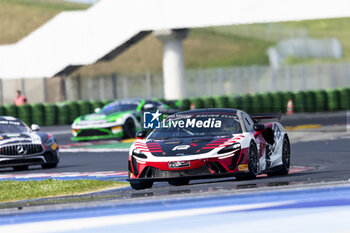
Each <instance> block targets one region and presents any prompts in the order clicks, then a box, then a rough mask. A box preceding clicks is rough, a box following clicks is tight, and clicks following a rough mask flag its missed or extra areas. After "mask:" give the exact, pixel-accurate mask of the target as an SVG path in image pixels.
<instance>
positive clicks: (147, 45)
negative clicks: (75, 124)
mask: <svg viewBox="0 0 350 233" xmlns="http://www.w3.org/2000/svg"><path fill="white" fill-rule="evenodd" d="M94 4H99V3H98V1H97V0H71V1H63V0H11V1H10V0H0V31H1V33H0V44H1V45H9V44H13V43H16V42H18V41H21V40H22V39H23V38H25V37H30V36H31V33H33V32H35V30H36V29H38V28H39V27H41V26H43V25H44V24H45V23H47V22H48V21H50V20H52V19H53V18H54V17H55V16H57V15H58V14H59V13H60V12H63V11H80V10H85V9H88V8H90V7H92V6H93V5H94ZM117 13H118V12H116V14H117ZM348 28H350V18H336V19H319V20H305V21H295V22H276V23H258V24H254V23H253V24H242V25H227V26H215V27H200V28H192V29H190V30H189V33H188V36H187V38H185V39H184V40H183V56H184V77H185V78H184V85H183V89H184V90H183V96H182V97H181V98H179V99H175V100H177V102H176V104H175V103H174V101H172V102H171V104H172V105H173V107H178V108H180V109H182V110H185V109H189V108H190V106H191V104H192V106H195V107H196V108H202V107H233V108H242V109H244V110H246V111H248V112H272V111H284V112H285V111H286V106H287V102H288V100H292V101H293V104H294V107H295V111H296V112H305V111H307V112H320V111H338V110H346V109H350V89H349V87H350V30H348ZM34 34H35V33H34ZM66 36H67V37H68V38H69V36H70V35H69V34H68V35H66ZM162 57H163V45H162V42H161V41H160V40H159V39H158V38H156V36H155V35H154V33H146V34H144V35H142V38H139V39H138V40H137V41H134V42H132V43H130V45H129V46H128V48H127V49H125V50H124V51H123V52H120V53H118V55H117V56H115V57H114V58H113V59H109V60H108V61H100V62H98V63H94V64H90V65H86V66H82V67H80V68H77V69H74V71H72V72H70V73H69V74H66V73H65V74H63V75H56V76H54V77H36V78H33V77H29V78H28V77H27V78H23V77H11V78H3V77H1V75H0V79H1V80H0V103H1V104H2V105H1V107H0V114H1V115H13V116H18V117H20V118H22V119H23V120H24V121H26V122H27V123H37V124H43V125H51V124H69V123H71V120H72V119H74V118H75V117H77V116H79V115H82V114H86V113H87V112H91V111H93V109H94V108H95V107H101V106H102V105H104V104H106V103H108V102H110V101H111V100H114V99H123V98H130V97H142V98H155V99H162V100H164V98H165V97H166V96H164V92H165V91H164V83H163V82H164V81H163V73H162ZM0 69H1V66H0ZM18 69H21V67H20V66H19V67H18ZM16 90H21V91H22V93H23V94H24V95H25V96H26V98H27V100H28V105H26V106H24V107H16V106H14V105H13V104H12V103H13V99H14V98H15V96H16ZM173 100H174V99H173ZM74 109H77V110H74ZM40 112H41V113H40ZM57 116H60V117H57Z"/></svg>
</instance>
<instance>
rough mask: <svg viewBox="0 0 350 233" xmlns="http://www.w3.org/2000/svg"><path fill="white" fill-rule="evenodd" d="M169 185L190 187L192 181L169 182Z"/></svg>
mask: <svg viewBox="0 0 350 233" xmlns="http://www.w3.org/2000/svg"><path fill="white" fill-rule="evenodd" d="M168 183H169V184H170V185H174V186H182V185H188V184H189V183H190V180H188V179H179V180H169V181H168Z"/></svg>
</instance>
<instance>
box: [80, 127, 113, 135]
mask: <svg viewBox="0 0 350 233" xmlns="http://www.w3.org/2000/svg"><path fill="white" fill-rule="evenodd" d="M102 135H109V134H108V133H107V132H104V131H101V130H98V129H84V130H82V131H81V132H80V133H79V135H78V137H84V136H102Z"/></svg>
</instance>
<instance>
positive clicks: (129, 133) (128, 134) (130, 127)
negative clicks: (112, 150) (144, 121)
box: [123, 118, 136, 138]
mask: <svg viewBox="0 0 350 233" xmlns="http://www.w3.org/2000/svg"><path fill="white" fill-rule="evenodd" d="M135 131H136V129H135V123H134V121H133V120H132V119H131V118H129V119H127V120H126V121H125V123H124V125H123V132H124V137H125V138H134V137H135Z"/></svg>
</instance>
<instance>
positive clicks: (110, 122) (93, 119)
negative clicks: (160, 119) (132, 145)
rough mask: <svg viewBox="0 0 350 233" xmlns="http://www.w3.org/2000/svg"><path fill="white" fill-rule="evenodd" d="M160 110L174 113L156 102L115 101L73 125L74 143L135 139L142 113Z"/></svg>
mask: <svg viewBox="0 0 350 233" xmlns="http://www.w3.org/2000/svg"><path fill="white" fill-rule="evenodd" d="M154 109H160V110H161V111H162V112H163V113H167V112H169V113H174V110H172V109H170V107H169V106H167V105H166V104H164V103H162V102H160V101H154V100H145V99H125V100H117V101H114V102H112V103H110V104H108V105H106V106H104V107H103V108H102V109H97V110H96V113H92V114H88V115H85V116H80V117H78V118H77V119H75V120H74V122H73V124H72V134H73V137H72V138H71V140H72V141H86V140H96V139H108V138H123V137H124V138H133V137H135V132H136V131H137V130H139V129H141V121H142V112H143V111H145V110H147V111H151V110H154Z"/></svg>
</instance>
